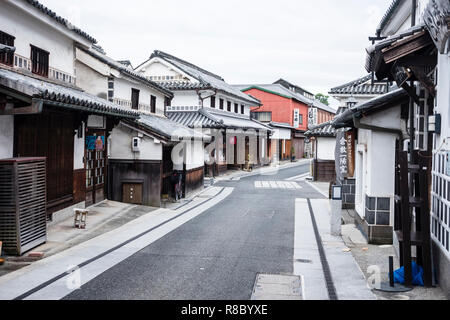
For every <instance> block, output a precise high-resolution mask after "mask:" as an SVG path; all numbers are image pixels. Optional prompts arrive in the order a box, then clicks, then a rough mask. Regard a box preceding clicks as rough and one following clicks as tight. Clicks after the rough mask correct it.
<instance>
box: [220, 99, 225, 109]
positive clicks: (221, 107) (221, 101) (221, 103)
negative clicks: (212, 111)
mask: <svg viewBox="0 0 450 320" xmlns="http://www.w3.org/2000/svg"><path fill="white" fill-rule="evenodd" d="M223 103H224V101H223V99H220V110H223Z"/></svg>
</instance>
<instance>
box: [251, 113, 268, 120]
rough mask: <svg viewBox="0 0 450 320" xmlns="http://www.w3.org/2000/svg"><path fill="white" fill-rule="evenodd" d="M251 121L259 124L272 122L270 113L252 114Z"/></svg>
mask: <svg viewBox="0 0 450 320" xmlns="http://www.w3.org/2000/svg"><path fill="white" fill-rule="evenodd" d="M251 117H252V119H255V120H257V121H261V122H271V121H272V112H252V113H251Z"/></svg>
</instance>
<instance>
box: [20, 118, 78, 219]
mask: <svg viewBox="0 0 450 320" xmlns="http://www.w3.org/2000/svg"><path fill="white" fill-rule="evenodd" d="M14 119H15V130H14V156H15V157H46V158H47V205H48V207H49V213H50V212H54V210H56V209H55V208H60V207H61V206H63V207H64V204H66V203H68V202H70V203H72V200H73V178H74V176H73V147H74V128H73V126H74V119H73V116H72V115H71V114H70V113H62V112H54V111H52V112H48V111H47V112H44V113H42V114H39V115H33V116H15V117H14ZM53 209H54V210H53Z"/></svg>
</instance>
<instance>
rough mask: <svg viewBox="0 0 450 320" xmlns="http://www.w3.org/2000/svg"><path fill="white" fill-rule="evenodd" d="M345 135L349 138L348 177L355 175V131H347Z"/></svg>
mask: <svg viewBox="0 0 450 320" xmlns="http://www.w3.org/2000/svg"><path fill="white" fill-rule="evenodd" d="M345 136H346V140H347V163H348V168H347V169H348V170H347V177H348V178H351V177H354V175H355V132H354V131H347V132H346V134H345Z"/></svg>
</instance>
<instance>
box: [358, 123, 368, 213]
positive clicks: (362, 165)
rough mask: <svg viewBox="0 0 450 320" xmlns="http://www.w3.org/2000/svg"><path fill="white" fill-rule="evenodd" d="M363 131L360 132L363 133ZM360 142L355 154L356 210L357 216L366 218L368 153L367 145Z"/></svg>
mask: <svg viewBox="0 0 450 320" xmlns="http://www.w3.org/2000/svg"><path fill="white" fill-rule="evenodd" d="M361 131H362V130H359V132H360V133H361ZM363 140H364V139H363ZM360 142H363V141H359V140H358V142H357V144H356V152H355V180H356V184H355V187H356V194H355V210H356V212H357V214H358V215H359V216H360V217H361V218H364V215H365V212H364V208H365V200H366V197H365V194H366V189H367V184H366V183H365V181H366V176H367V153H366V145H365V144H362V143H361V144H360Z"/></svg>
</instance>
